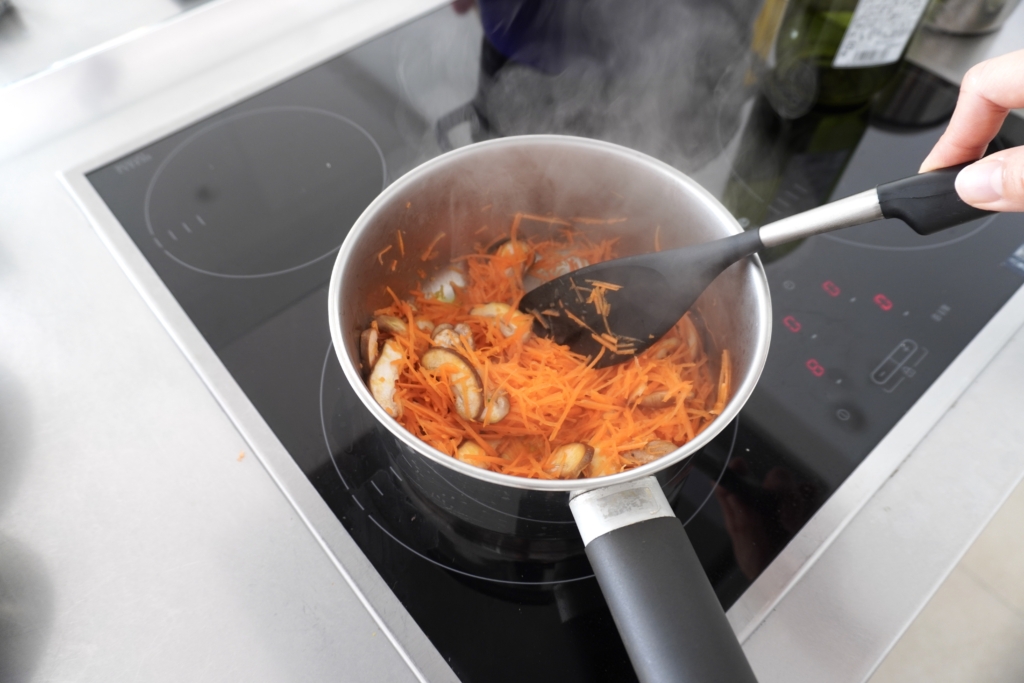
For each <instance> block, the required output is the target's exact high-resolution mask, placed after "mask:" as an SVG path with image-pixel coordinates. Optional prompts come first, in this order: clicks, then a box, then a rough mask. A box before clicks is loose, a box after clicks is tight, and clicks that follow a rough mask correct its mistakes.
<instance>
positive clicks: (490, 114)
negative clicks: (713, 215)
mask: <svg viewBox="0 0 1024 683" xmlns="http://www.w3.org/2000/svg"><path fill="white" fill-rule="evenodd" d="M493 5H498V6H500V7H498V8H495V7H493ZM527 5H531V6H533V9H534V11H535V16H534V18H533V24H534V26H533V27H531V30H530V31H528V32H527V35H526V37H525V38H523V40H522V41H521V43H520V44H519V45H518V46H517V48H516V52H515V53H513V54H510V55H507V56H509V57H510V60H509V61H508V62H506V63H505V64H504V65H503V66H502V67H501V68H500V69H498V71H497V72H496V73H495V74H494V76H493V77H492V78H490V79H488V78H487V76H486V75H482V76H481V87H480V92H479V94H478V107H479V108H480V109H481V110H482V113H483V114H484V116H485V117H486V119H487V120H488V121H489V123H490V125H491V127H492V134H495V135H517V134H528V133H563V134H570V135H581V136H586V137H594V138H600V139H604V140H608V141H611V142H617V143H619V144H623V145H626V146H628V147H632V148H634V149H638V150H641V151H644V152H647V153H649V154H652V155H654V156H657V157H659V158H661V159H662V160H664V161H667V162H668V163H670V164H672V165H674V166H676V167H677V168H680V169H681V170H684V171H691V172H692V171H694V170H696V169H698V168H700V167H701V166H702V165H704V164H705V163H706V162H707V161H709V160H710V159H711V158H713V157H714V156H716V155H717V154H718V153H719V152H720V151H721V149H722V145H723V144H724V142H725V141H727V140H728V139H729V138H730V137H731V136H732V134H733V133H734V132H735V129H736V126H737V125H738V122H739V106H738V104H739V101H740V99H741V97H742V94H743V82H742V79H743V77H744V74H745V73H746V67H745V65H746V59H747V57H746V55H747V53H748V46H749V27H750V22H751V20H752V17H753V15H754V14H755V11H756V3H754V2H752V0H732V1H731V2H729V1H718V2H714V1H692V0H691V1H686V0H683V1H680V0H639V1H637V0H630V1H629V2H623V1H622V0H592V1H587V0H572V1H558V2H554V1H552V2H540V3H528V2H522V1H516V2H507V1H506V2H500V1H499V2H497V3H494V2H487V1H486V0H482V7H481V13H482V15H483V17H484V24H485V30H486V29H487V28H488V26H487V24H488V19H489V18H490V17H489V14H490V15H493V13H494V12H497V11H500V12H504V13H506V14H507V15H508V16H514V15H515V14H516V12H517V11H518V10H520V9H522V8H523V7H524V6H527ZM489 6H491V7H489ZM537 8H539V9H537ZM537 25H539V26H537ZM499 29H500V26H499ZM492 33H493V28H492ZM498 42H499V44H500V42H501V41H500V37H499V41H498ZM505 49H506V50H507V49H508V46H505Z"/></svg>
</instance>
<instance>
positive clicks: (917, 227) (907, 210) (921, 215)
mask: <svg viewBox="0 0 1024 683" xmlns="http://www.w3.org/2000/svg"><path fill="white" fill-rule="evenodd" d="M968 165H969V164H960V165H959V166H950V167H949V168H943V169H940V170H938V171H931V172H929V173H921V174H920V175H915V176H910V177H909V178H903V179H902V180H894V181H893V182H891V183H885V184H884V185H879V186H878V203H879V205H880V206H881V207H882V215H883V216H885V217H886V218H899V219H900V220H902V221H903V222H904V223H906V224H907V225H909V226H910V227H911V228H913V229H914V231H915V232H917V233H918V234H921V235H931V234H932V233H935V232H939V231H940V230H945V229H946V228H952V227H953V226H956V225H960V224H961V223H966V222H968V221H973V220H975V219H976V218H981V217H982V216H987V215H989V214H990V213H992V212H991V211H984V210H982V209H976V208H974V207H973V206H971V205H970V204H968V203H966V202H965V201H964V200H962V199H960V195H959V194H957V192H956V177H957V175H958V174H959V173H960V171H961V170H963V169H964V167H965V166H968Z"/></svg>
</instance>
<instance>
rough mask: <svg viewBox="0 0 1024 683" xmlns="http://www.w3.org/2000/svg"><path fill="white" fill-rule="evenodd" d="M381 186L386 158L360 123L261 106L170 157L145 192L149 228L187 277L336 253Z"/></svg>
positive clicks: (244, 272)
mask: <svg viewBox="0 0 1024 683" xmlns="http://www.w3.org/2000/svg"><path fill="white" fill-rule="evenodd" d="M386 184H387V166H386V163H385V160H384V154H383V153H382V152H381V149H380V146H379V145H378V144H377V142H376V140H374V139H373V137H372V136H371V135H370V134H369V133H368V132H367V131H366V130H365V129H363V128H362V127H361V126H360V125H359V124H357V123H355V122H353V121H351V120H349V119H347V118H345V117H344V116H341V115H340V114H335V113H334V112H330V111H326V110H323V109H315V108H312V107H298V106H281V107H263V108H260V109H255V110H252V111H247V112H242V113H240V114H235V115H233V116H230V117H228V118H225V119H222V120H220V121H217V122H216V123H213V124H210V125H208V126H205V127H204V128H202V129H200V130H199V131H197V132H196V133H194V134H192V135H191V136H189V137H188V138H186V139H185V140H184V141H182V142H181V143H180V144H179V145H178V146H177V147H175V148H174V149H173V150H171V153H170V154H168V155H167V157H166V158H165V159H164V160H163V161H162V162H161V163H160V165H159V166H158V167H157V169H156V172H155V173H154V174H153V178H152V179H151V180H150V182H149V187H147V189H146V197H145V204H144V210H145V219H146V228H147V229H148V231H149V234H150V236H151V237H152V239H153V241H154V242H155V243H156V246H157V247H158V248H159V249H161V250H162V251H163V252H164V253H165V254H166V255H167V256H168V257H169V258H170V259H171V260H173V261H175V262H177V263H178V264H180V265H182V266H184V267H186V268H189V269H191V270H193V271H196V272H199V273H203V274H206V275H211V276H215V277H223V278H260V277H270V276H274V275H283V274H285V273H290V272H293V271H296V270H299V269H301V268H304V267H306V266H309V265H312V264H314V263H317V262H318V261H321V260H323V259H326V258H328V257H329V256H331V255H332V254H334V253H335V252H336V251H337V250H338V247H339V246H340V245H341V240H342V239H343V238H344V235H345V231H346V229H347V228H348V226H350V225H352V224H353V223H354V222H355V220H356V219H357V218H358V217H359V214H360V213H361V212H362V210H363V208H365V207H366V205H367V204H369V203H370V202H371V201H373V199H374V197H376V196H377V195H378V194H379V193H380V191H381V190H382V189H383V188H384V186H385V185H386Z"/></svg>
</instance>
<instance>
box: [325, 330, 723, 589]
mask: <svg viewBox="0 0 1024 683" xmlns="http://www.w3.org/2000/svg"><path fill="white" fill-rule="evenodd" d="M364 412H365V410H364V409H363V408H362V406H361V405H360V403H359V399H358V398H357V397H356V396H355V394H354V393H353V392H352V389H351V387H349V385H348V382H347V381H346V379H345V376H344V373H343V372H342V370H341V365H340V364H339V363H338V359H337V355H336V354H335V353H334V348H333V346H332V345H329V346H328V348H327V353H326V356H325V357H324V363H323V369H322V371H321V376H320V419H321V425H322V427H323V437H324V446H325V447H326V449H327V453H328V455H329V456H330V459H331V462H332V464H333V466H334V470H335V472H336V473H337V475H338V478H339V479H340V480H341V483H342V486H343V487H344V488H345V492H346V493H347V494H348V496H350V498H351V501H352V504H353V507H352V508H351V510H350V515H351V516H359V517H364V518H365V520H366V521H368V522H369V523H370V525H372V526H373V527H375V528H376V529H377V530H378V531H379V532H380V533H382V534H383V535H384V536H386V537H387V538H389V539H391V541H393V542H394V543H396V544H397V545H399V546H401V547H402V548H404V549H405V550H407V551H408V552H410V553H413V554H414V555H416V556H418V557H420V558H421V559H423V560H425V561H427V562H429V563H431V564H434V565H436V566H439V567H442V568H444V569H446V570H448V571H451V572H453V573H455V574H457V575H459V576H463V577H468V578H474V579H479V580H482V581H487V582H490V583H497V584H514V585H519V586H526V587H531V586H532V587H544V586H554V585H557V584H560V583H566V582H569V581H579V580H582V579H587V578H590V577H592V576H593V573H592V572H591V570H590V566H589V564H588V563H587V562H586V560H585V558H584V556H583V554H582V552H580V553H579V554H578V555H577V556H576V557H568V558H566V559H560V560H558V561H554V562H547V561H543V560H536V561H532V560H531V561H527V562H524V561H522V560H520V559H518V558H516V557H514V556H513V555H514V549H513V548H504V547H502V545H501V542H503V541H507V542H508V543H510V544H514V543H515V538H514V536H513V533H512V531H511V530H513V529H514V528H515V526H516V524H517V523H522V522H524V521H528V520H523V519H521V518H517V517H515V516H513V515H508V517H509V529H510V533H509V534H508V538H507V539H501V538H499V539H498V540H499V542H498V543H495V542H494V540H495V539H494V536H493V534H492V535H490V537H488V536H487V535H486V534H484V533H477V531H476V530H474V529H472V528H470V527H469V526H468V525H465V524H458V523H452V521H451V520H449V519H445V518H444V515H443V513H441V511H439V510H437V509H436V508H431V506H430V505H429V503H426V502H425V501H422V500H418V497H417V495H416V491H415V488H414V487H412V486H410V485H409V484H408V483H407V482H406V481H405V479H404V478H403V476H402V474H401V471H400V470H401V469H402V467H401V462H400V459H401V458H404V457H407V456H406V455H405V454H403V453H400V452H395V453H388V452H386V451H387V445H386V440H387V438H388V437H387V436H386V435H385V437H384V438H380V437H379V436H378V433H377V431H376V430H382V428H381V427H380V426H379V425H377V424H376V421H375V420H374V418H373V416H371V415H369V414H366V415H362V413H364ZM361 418H362V419H361ZM737 423H738V421H737ZM360 432H365V435H364V436H361V437H360V436H358V435H359V434H360ZM737 433H738V424H734V425H733V427H732V429H726V431H725V432H724V433H723V435H722V436H721V437H719V439H718V440H717V442H718V443H716V442H712V444H711V445H709V446H708V447H706V448H704V449H702V450H700V451H698V452H697V453H695V454H694V455H693V457H692V458H691V460H692V461H693V462H694V467H693V468H692V469H691V470H684V471H683V472H682V473H681V475H680V476H679V477H678V481H675V480H674V481H672V482H670V486H669V487H670V488H678V489H679V492H678V495H677V496H676V500H677V502H676V504H675V508H676V509H677V512H678V514H679V517H680V519H681V520H682V521H683V523H684V525H685V524H688V523H689V522H690V521H691V520H693V518H694V517H696V516H697V513H698V512H700V510H701V509H702V508H703V507H704V505H705V504H706V503H707V502H708V501H709V500H710V499H711V496H712V494H713V493H714V489H715V487H716V486H717V485H718V482H719V481H721V478H722V475H723V474H724V473H725V470H726V467H727V466H728V464H729V461H730V459H731V456H732V451H733V449H734V447H735V444H736V435H737ZM353 437H354V440H353ZM346 438H347V439H349V440H350V443H351V445H349V446H347V447H346V446H340V445H339V442H344V440H345V439H346ZM721 443H724V444H725V447H724V448H716V446H718V445H719V444H721ZM435 469H436V471H437V472H438V473H439V474H441V475H443V474H444V473H443V472H441V469H442V468H435ZM687 472H689V473H690V476H686V473H687ZM698 472H699V474H697V473H698ZM446 481H447V479H446ZM449 485H450V486H452V489H453V493H454V494H456V495H466V494H465V493H464V492H462V491H460V490H459V489H458V488H457V487H455V485H454V484H451V483H450V482H449ZM495 512H496V513H499V514H500V511H497V510H495ZM532 521H537V520H532ZM547 523H559V522H547ZM568 524H572V522H568ZM581 549H582V548H581Z"/></svg>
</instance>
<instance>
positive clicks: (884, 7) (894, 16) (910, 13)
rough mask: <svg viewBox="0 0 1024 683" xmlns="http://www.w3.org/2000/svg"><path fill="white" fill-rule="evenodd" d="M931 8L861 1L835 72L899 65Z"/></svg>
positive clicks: (916, 1) (908, 1)
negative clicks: (918, 25) (920, 23)
mask: <svg viewBox="0 0 1024 683" xmlns="http://www.w3.org/2000/svg"><path fill="white" fill-rule="evenodd" d="M927 4H928V0H860V2H858V3H857V9H855V10H854V11H853V17H852V18H851V19H850V26H849V27H848V28H847V29H846V33H845V34H843V42H842V43H840V44H839V50H838V51H837V52H836V56H835V59H833V60H832V68H834V69H856V68H863V67H868V66H881V65H883V64H892V63H893V62H895V61H897V60H898V59H899V58H900V55H902V54H903V50H904V48H906V47H907V41H909V40H910V36H911V34H912V33H913V32H914V28H915V27H916V26H917V22H918V21H919V20H920V19H921V15H922V14H924V10H925V6H926V5H927Z"/></svg>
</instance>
